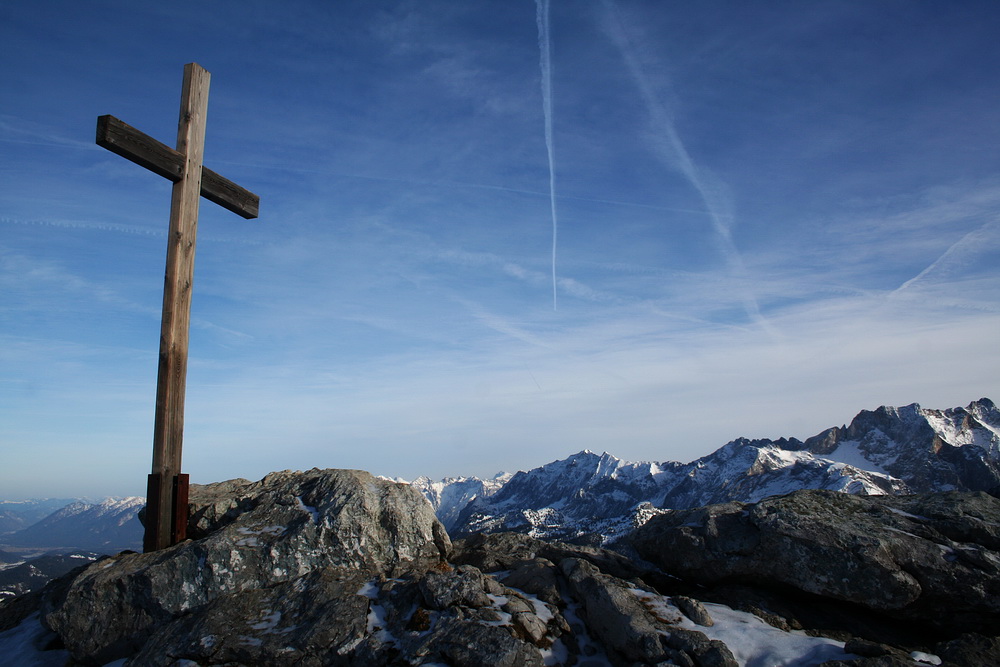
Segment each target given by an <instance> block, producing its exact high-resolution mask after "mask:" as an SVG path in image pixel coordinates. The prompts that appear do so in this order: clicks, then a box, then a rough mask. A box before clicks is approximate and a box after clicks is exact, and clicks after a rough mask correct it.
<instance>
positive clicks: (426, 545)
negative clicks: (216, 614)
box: [43, 470, 450, 664]
mask: <svg viewBox="0 0 1000 667" xmlns="http://www.w3.org/2000/svg"><path fill="white" fill-rule="evenodd" d="M191 504H192V512H191V516H192V523H193V524H194V526H193V529H194V530H193V532H194V533H195V534H196V535H197V534H203V535H204V537H202V538H201V539H198V540H189V541H185V542H182V543H181V544H178V545H175V546H173V547H171V548H169V549H164V550H162V551H157V552H153V553H148V554H138V553H123V554H120V555H119V556H117V557H114V558H108V559H104V560H101V561H98V562H97V563H95V564H94V565H92V566H91V567H89V568H87V569H86V570H85V571H84V572H82V573H81V574H79V575H78V576H76V578H74V579H73V580H72V582H70V583H69V584H68V585H65V586H61V587H58V593H57V594H55V595H52V596H49V599H47V601H46V605H45V607H44V610H43V611H44V621H45V624H46V625H47V626H48V627H49V628H51V629H52V630H53V631H55V632H56V634H58V635H59V637H60V639H61V640H62V642H63V643H64V644H65V645H66V647H67V649H69V651H70V653H71V654H72V655H73V656H74V657H78V659H85V660H88V661H93V662H97V663H99V664H103V663H105V662H110V661H112V660H115V659H118V658H122V657H126V656H129V655H132V654H133V653H135V652H136V651H137V650H139V649H141V648H142V647H143V646H144V645H145V644H146V643H147V642H148V641H150V638H151V637H152V636H153V634H154V633H155V632H158V631H160V630H161V628H163V626H165V625H169V624H170V623H171V622H172V621H174V620H175V619H178V618H179V617H181V616H190V615H192V614H195V613H196V610H197V613H199V614H200V613H208V610H209V609H211V608H217V607H218V605H224V604H226V603H227V602H224V601H223V602H220V601H218V600H219V599H220V598H223V597H225V596H236V597H237V598H239V597H240V596H243V597H246V596H248V595H251V593H250V592H251V591H261V590H263V589H268V588H269V587H273V586H275V585H280V584H288V585H292V583H290V582H294V581H297V580H302V581H305V580H303V579H302V578H303V577H306V576H307V575H310V574H312V573H314V572H317V571H320V570H324V569H326V570H333V571H334V574H331V575H330V576H331V577H332V578H333V579H336V576H337V575H336V573H337V572H343V573H350V574H351V576H355V577H360V578H361V579H364V580H367V579H371V578H373V577H378V576H382V577H385V576H395V575H396V574H398V573H400V572H403V571H405V570H408V569H410V568H420V567H427V566H428V565H429V564H432V563H436V562H439V561H440V560H442V559H443V558H445V557H447V553H448V550H449V549H450V541H449V539H448V536H447V533H445V531H444V530H443V528H442V527H441V525H440V523H439V522H438V521H437V519H436V518H435V517H434V513H433V511H432V510H431V508H430V506H429V505H428V504H427V503H426V501H425V500H424V499H423V497H422V496H421V495H420V494H419V493H418V492H416V491H415V490H413V489H411V488H410V487H409V486H407V485H405V484H396V483H392V482H386V481H384V480H381V479H377V478H375V477H373V476H372V475H370V474H368V473H366V472H361V471H354V470H325V471H321V470H313V471H309V472H306V473H291V472H282V473H274V474H271V475H268V476H267V477H265V478H264V479H263V480H261V481H259V482H256V483H250V482H246V481H245V480H235V481H229V482H222V483H220V484H213V485H208V486H205V487H194V488H193V489H192V492H191ZM316 576H319V575H316ZM210 603H216V607H209V606H207V605H210ZM229 603H233V604H235V603H234V602H232V600H230V601H229Z"/></svg>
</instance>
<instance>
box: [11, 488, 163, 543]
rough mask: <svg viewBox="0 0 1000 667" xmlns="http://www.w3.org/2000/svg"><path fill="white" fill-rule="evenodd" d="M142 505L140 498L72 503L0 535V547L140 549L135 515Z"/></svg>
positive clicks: (140, 534) (140, 537)
mask: <svg viewBox="0 0 1000 667" xmlns="http://www.w3.org/2000/svg"><path fill="white" fill-rule="evenodd" d="M145 505H146V499H145V498H140V497H129V498H107V499H105V500H103V501H101V502H99V503H91V502H86V501H82V500H76V501H71V502H69V503H68V504H63V505H62V506H61V507H59V508H58V509H56V510H55V511H51V510H50V513H49V514H48V515H47V516H45V517H44V518H42V519H41V520H39V521H36V522H34V523H32V524H31V525H29V526H27V527H25V528H21V529H20V530H16V531H13V532H9V533H6V534H0V544H4V545H10V546H16V547H21V548H33V549H37V548H47V549H59V548H64V549H69V548H72V549H89V550H93V551H99V552H101V553H117V552H118V551H121V550H123V549H141V546H142V525H141V524H140V523H139V520H138V519H137V518H136V515H137V514H138V512H139V510H140V509H142V508H143V507H144V506H145Z"/></svg>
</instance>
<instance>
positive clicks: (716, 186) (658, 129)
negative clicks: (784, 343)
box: [604, 0, 775, 335]
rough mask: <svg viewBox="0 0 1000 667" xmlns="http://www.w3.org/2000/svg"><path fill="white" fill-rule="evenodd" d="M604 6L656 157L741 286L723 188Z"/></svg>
mask: <svg viewBox="0 0 1000 667" xmlns="http://www.w3.org/2000/svg"><path fill="white" fill-rule="evenodd" d="M604 6H605V10H606V16H607V21H606V28H607V32H608V35H609V36H610V37H611V39H612V40H613V41H614V43H615V46H617V47H618V50H619V51H620V52H621V55H622V58H623V60H624V61H625V65H626V69H627V71H628V73H629V75H630V76H631V78H632V80H633V81H634V82H635V84H636V87H637V88H638V90H639V94H640V96H641V98H642V100H643V104H644V105H645V108H646V110H647V112H648V113H649V117H650V122H651V125H652V130H653V133H654V136H653V139H654V142H655V145H656V147H657V148H658V150H659V154H660V155H661V157H662V158H663V159H664V160H665V161H666V163H667V164H669V165H670V166H671V167H673V168H674V169H677V170H678V171H680V173H681V174H682V175H683V176H684V178H685V179H687V181H688V182H689V183H690V184H691V186H692V187H694V189H695V190H696V191H697V192H698V195H699V196H700V198H701V201H702V202H703V203H704V205H705V209H706V211H707V212H708V214H709V219H710V220H711V222H712V229H713V231H714V232H715V236H716V239H717V241H718V244H719V248H720V250H721V252H722V254H723V256H724V257H725V258H726V262H727V263H728V265H729V267H730V270H731V272H732V274H733V276H734V278H735V279H736V282H737V283H742V282H743V280H744V278H745V277H746V275H747V270H746V266H745V265H744V263H743V258H742V257H741V255H740V253H739V251H738V250H737V248H736V244H735V242H734V241H733V235H732V226H733V214H732V203H731V200H730V197H729V196H728V193H727V191H726V188H725V185H724V184H723V183H722V182H721V181H720V180H719V179H718V178H717V177H716V176H715V175H714V174H712V172H711V171H710V170H708V169H706V168H705V167H702V166H699V165H697V164H696V163H695V161H694V159H693V158H692V156H691V154H690V152H689V151H688V149H687V147H686V145H685V144H684V141H683V140H682V139H681V137H680V134H679V133H678V131H677V126H676V123H674V120H673V118H672V117H671V114H670V112H669V111H668V110H667V109H666V108H665V106H664V104H663V102H662V101H661V99H660V97H659V96H658V95H657V94H656V92H655V91H654V89H653V86H652V84H651V82H650V80H649V78H648V77H647V75H646V73H645V71H644V70H643V67H642V66H641V64H640V63H639V61H638V59H637V58H636V57H635V54H634V48H633V46H632V45H631V44H630V43H629V39H628V36H627V35H626V33H625V28H624V26H623V25H622V23H621V18H620V16H619V14H618V12H617V9H616V7H615V4H614V2H613V0H604ZM741 291H742V294H743V302H744V307H745V309H746V312H747V315H748V316H749V317H750V318H751V319H752V320H753V321H754V322H756V323H757V324H758V325H760V326H761V327H763V328H765V329H766V330H768V331H770V332H771V333H772V335H774V334H775V332H774V331H773V329H772V328H771V327H770V325H769V323H768V321H767V320H766V319H765V318H764V317H763V315H762V314H761V311H760V305H759V304H758V302H757V298H756V297H755V296H754V294H753V293H751V292H749V291H748V290H747V289H746V288H742V289H741Z"/></svg>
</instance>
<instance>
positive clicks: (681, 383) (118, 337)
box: [0, 0, 1000, 497]
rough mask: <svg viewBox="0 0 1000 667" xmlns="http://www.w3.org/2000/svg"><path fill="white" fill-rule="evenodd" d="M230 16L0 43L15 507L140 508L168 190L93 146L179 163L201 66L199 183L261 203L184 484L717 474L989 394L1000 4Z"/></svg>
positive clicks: (222, 273) (419, 7)
mask: <svg viewBox="0 0 1000 667" xmlns="http://www.w3.org/2000/svg"><path fill="white" fill-rule="evenodd" d="M182 5H184V3H182ZM225 5H226V3H221V4H214V5H212V6H200V7H199V8H198V12H199V16H201V17H202V20H201V21H200V22H199V23H198V24H196V25H190V24H189V22H188V21H187V19H186V14H185V11H183V10H184V9H185V7H184V6H178V7H169V8H164V7H159V8H144V7H133V6H131V5H130V6H129V10H128V11H127V12H126V11H121V12H115V13H113V21H114V26H113V28H114V30H115V34H123V35H135V34H143V35H144V40H145V41H148V42H149V44H148V46H149V47H159V48H144V49H143V50H142V54H143V55H142V56H141V57H138V58H137V57H133V56H132V55H130V54H133V53H134V52H136V51H135V50H134V47H135V43H134V40H133V39H132V38H128V39H125V40H124V41H122V42H121V43H119V41H117V40H98V41H96V42H93V43H85V42H86V40H85V39H84V37H83V36H84V35H87V34H103V33H102V31H106V30H107V29H108V28H107V26H103V25H101V26H98V25H97V24H96V23H95V21H96V20H97V19H96V18H95V17H94V16H92V13H91V12H88V11H86V10H85V8H82V7H78V6H75V5H71V4H66V5H65V6H64V7H63V10H64V11H62V12H61V13H59V14H58V15H56V16H54V17H53V16H50V15H48V14H46V13H44V12H41V11H39V10H37V9H35V8H33V7H31V6H28V5H24V6H21V7H15V8H14V9H11V10H9V11H11V12H13V14H12V15H11V16H12V17H13V18H14V19H16V24H17V25H20V26H21V27H22V29H20V30H19V31H17V33H16V34H15V33H14V32H13V28H11V26H12V25H14V23H0V39H4V40H5V43H10V44H17V45H18V48H17V49H15V50H13V51H12V57H15V58H16V59H17V62H18V63H20V65H22V67H21V68H17V67H12V68H9V69H8V70H5V71H4V72H2V73H0V82H2V83H3V84H4V85H5V87H6V88H7V89H11V90H14V89H16V90H23V91H24V93H23V94H21V95H18V96H16V97H14V98H12V99H10V100H5V109H4V115H3V116H2V118H0V121H2V124H0V143H2V145H3V147H4V164H3V168H4V169H5V171H4V176H5V178H4V179H0V252H2V255H0V262H3V263H2V265H0V294H2V295H3V296H2V298H0V317H2V318H3V327H2V330H0V343H2V345H0V445H2V447H0V457H3V458H0V471H8V472H2V473H0V475H6V476H0V489H2V490H3V491H4V492H5V494H8V495H10V496H11V497H13V496H15V495H18V494H20V495H22V496H32V495H46V494H51V493H55V492H59V493H62V492H63V490H65V493H69V494H80V495H84V494H86V495H101V494H102V493H103V494H124V493H134V494H138V493H142V492H143V488H144V486H143V483H144V480H145V474H146V472H148V465H149V455H150V451H149V440H150V429H151V421H152V409H153V406H152V403H153V392H154V389H155V372H156V343H157V339H158V333H159V305H160V303H159V301H160V298H161V294H160V289H161V288H162V278H163V262H164V257H163V254H164V236H165V234H166V231H165V227H166V221H167V211H168V208H169V183H166V182H165V181H163V179H160V178H159V177H157V176H155V175H152V174H149V173H147V172H145V171H144V170H142V169H141V168H139V167H137V166H136V165H134V164H131V163H128V162H126V161H124V160H122V159H121V158H119V157H118V156H115V155H112V154H110V153H108V152H107V151H104V150H102V149H99V148H97V147H95V146H92V145H91V144H88V143H87V142H89V141H91V137H90V135H91V134H92V131H93V129H92V128H93V120H94V117H96V115H99V114H102V113H116V115H120V117H123V118H126V120H127V121H128V122H129V123H132V124H135V125H136V126H137V127H140V128H141V129H144V131H148V132H150V133H151V134H153V135H155V136H158V137H159V138H160V139H161V140H163V139H164V138H168V136H169V134H170V128H171V127H172V124H173V122H174V121H175V114H176V108H177V99H176V95H177V92H178V91H177V86H178V84H179V83H180V66H181V65H182V64H183V63H184V62H188V61H190V60H196V61H198V62H200V63H201V64H203V65H204V66H206V67H207V68H208V69H209V70H210V71H212V75H213V80H212V101H211V104H210V114H209V116H210V117H209V128H208V145H207V147H206V156H207V162H208V163H209V164H210V166H212V168H213V169H215V170H216V171H218V172H219V173H222V174H223V175H225V176H227V177H228V178H231V179H233V180H234V181H236V182H238V183H240V184H241V185H244V186H245V187H248V188H250V189H251V190H254V191H255V192H258V194H260V195H261V200H262V206H261V219H260V220H259V221H253V222H245V221H242V220H235V219H233V217H232V216H231V215H230V214H229V213H227V212H226V211H222V210H220V209H218V207H216V206H214V205H212V204H209V203H207V202H203V205H202V210H201V219H200V221H199V241H198V254H197V260H196V270H195V288H194V290H195V291H194V299H193V312H192V316H193V326H192V333H191V357H190V362H189V369H188V392H187V396H188V401H187V411H186V415H185V425H186V430H185V461H186V466H187V468H188V470H189V472H190V473H191V474H192V476H193V479H195V481H198V482H209V481H214V480H218V479H223V478H229V477H235V476H242V477H247V478H258V477H260V476H262V475H263V474H265V473H267V472H269V471H271V470H276V469H286V468H309V467H313V466H319V467H356V468H364V469H368V470H371V471H372V472H374V473H377V474H384V475H388V476H402V477H405V478H412V477H416V476H417V475H420V474H426V475H430V476H432V477H442V476H445V475H458V474H466V475H467V474H479V475H488V474H493V473H495V472H497V471H498V470H500V469H506V470H516V469H520V468H526V467H530V466H534V465H540V464H543V463H545V462H547V461H551V460H554V459H557V458H561V457H564V456H566V455H568V454H570V453H572V452H574V451H578V450H580V449H583V448H585V447H586V448H590V449H593V450H598V451H600V450H607V451H610V452H612V453H614V454H616V455H619V456H622V457H625V458H629V459H633V460H636V459H656V460H668V459H670V460H683V461H688V460H692V459H694V458H696V457H697V456H700V455H703V454H706V453H708V452H709V451H711V450H713V449H715V448H717V447H719V446H720V445H722V444H724V443H725V442H726V441H728V440H730V439H732V438H735V437H738V436H747V437H781V436H794V437H808V436H810V435H814V434H815V433H817V432H819V431H820V430H822V429H824V428H827V427H829V426H833V425H838V424H840V423H843V422H845V421H847V420H849V419H850V418H851V417H852V416H853V415H854V414H855V413H856V412H857V411H858V410H860V409H864V408H873V407H877V406H878V405H881V404H905V403H910V402H914V401H916V402H920V403H922V404H925V405H928V406H931V407H951V406H954V405H960V404H965V403H967V402H968V401H971V400H974V399H977V398H980V397H981V396H991V395H993V397H994V398H996V396H995V394H996V393H997V392H996V388H997V386H996V378H997V377H1000V367H998V366H997V364H998V363H1000V361H997V359H996V358H995V355H990V354H986V353H982V352H981V351H983V350H989V349H992V347H994V346H995V343H994V342H993V341H995V339H996V334H997V332H998V331H1000V312H998V311H1000V302H998V296H997V295H998V294H1000V289H998V285H1000V282H998V281H1000V275H998V273H997V271H998V269H997V267H998V266H1000V262H997V261H996V260H997V258H998V252H1000V238H998V236H1000V231H998V228H997V226H996V217H995V211H996V204H997V203H998V201H1000V194H998V193H1000V188H998V187H997V185H996V183H997V178H998V174H1000V164H998V163H997V162H996V159H995V157H993V156H992V154H991V152H990V151H985V150H982V148H981V146H983V145H989V144H991V143H992V144H995V143H996V141H993V140H994V139H996V140H998V141H1000V137H998V136H997V135H996V132H997V129H996V128H997V127H998V125H997V124H996V123H993V122H992V120H991V118H992V116H991V114H990V112H989V109H992V108H997V106H998V105H994V104H992V103H991V101H992V100H993V99H994V98H993V97H991V95H994V94H993V93H991V92H990V91H991V90H992V88H991V87H990V86H986V85H984V82H985V81H988V80H989V79H990V77H991V76H992V75H991V74H990V72H991V71H992V70H991V68H992V67H995V66H1000V62H998V61H1000V56H997V55H995V53H994V52H995V51H996V50H995V49H992V48H988V47H989V46H991V45H992V42H993V41H994V37H995V31H994V30H992V28H993V27H997V28H998V29H1000V12H986V13H985V15H983V16H979V17H977V19H976V20H975V21H973V20H971V19H970V18H969V17H967V16H964V14H963V13H962V12H959V11H952V12H948V13H943V12H940V11H939V10H937V9H936V8H933V7H930V6H923V5H907V6H906V7H905V8H902V9H899V8H897V10H896V11H894V12H887V11H885V10H883V9H879V8H878V7H875V6H872V5H870V4H868V3H857V4H853V3H846V4H839V5H836V6H833V5H826V6H823V7H822V8H818V7H811V6H810V7H806V6H801V7H798V6H796V7H794V8H784V9H782V10H781V11H780V12H779V11H778V10H777V9H775V8H771V7H765V6H761V5H747V4H746V3H722V4H721V5H718V6H716V7H715V8H714V9H709V8H707V6H701V5H690V6H685V7H684V8H683V10H682V9H681V8H677V7H674V6H673V5H670V4H669V3H662V4H659V3H642V2H632V1H628V0H618V1H616V2H614V3H612V2H610V1H609V2H603V3H595V4H594V5H593V6H590V7H588V8H587V9H586V11H580V10H579V9H578V8H571V7H570V6H569V5H566V4H565V3H545V2H541V1H540V2H539V3H537V4H532V3H528V4H527V5H523V4H517V3H507V2H499V1H498V2H487V3H485V4H481V3H445V2H437V1H436V0H430V1H429V2H426V3H403V4H400V5H398V6H394V7H393V8H390V9H386V8H384V7H382V8H377V7H374V6H373V5H371V3H363V2H349V3H347V5H343V6H341V5H338V7H336V8H335V7H325V6H324V7H320V6H319V5H317V6H315V7H312V6H311V7H309V8H308V9H306V8H302V12H301V13H296V12H288V11H280V12H279V11H278V10H273V11H272V10H271V9H269V8H267V7H264V6H261V7H259V8H257V9H256V10H255V11H253V12H244V13H238V14H234V13H232V12H231V11H227V7H226V6H225ZM543 9H546V10H547V11H545V12H543V11H542V10H543ZM543 14H544V15H546V16H547V17H548V20H547V22H545V23H544V25H540V22H539V17H540V16H542V15H543ZM994 14H997V16H994ZM930 19H934V20H930ZM52 21H56V22H57V23H59V25H62V26H63V27H64V28H66V29H65V30H64V31H63V32H62V33H59V32H58V31H55V32H53V30H52V29H51V28H52ZM60 22H61V23H60ZM149 25H155V26H157V28H156V29H155V30H152V31H150V30H148V29H146V28H147V27H148V26H149ZM858 25H869V26H879V28H880V32H879V35H880V38H879V39H877V40H876V39H870V40H869V39H868V37H867V35H868V32H866V31H863V30H857V29H856V28H857V27H858ZM32 26H34V27H32ZM925 26H934V30H933V31H930V32H929V30H930V29H929V28H927V27H925ZM70 27H72V28H73V29H72V30H70V29H69V28H70ZM541 28H544V29H541ZM932 33H933V34H932ZM56 34H62V35H64V38H63V39H62V40H57V39H56V37H55V36H54V35H56ZM178 35H179V36H180V37H178ZM931 36H933V39H934V40H935V42H934V43H935V44H937V48H936V49H935V50H934V54H933V57H931V56H930V55H929V54H928V53H927V49H926V43H927V39H929V38H930V37H931ZM56 42H59V43H56ZM546 42H548V47H549V48H548V49H547V48H546ZM130 49H132V50H130ZM70 52H79V53H81V54H87V55H86V56H85V57H84V56H81V66H79V67H77V66H76V65H75V64H72V63H71V64H70V65H68V66H67V65H66V63H65V62H61V60H60V58H59V57H56V56H45V54H64V53H70ZM546 52H548V53H549V55H550V61H549V62H548V66H546V64H545V61H544V59H543V58H542V56H543V54H544V53H546ZM33 53H34V54H40V55H42V56H45V57H30V56H31V54H33ZM84 61H85V62H84ZM83 65H86V67H83ZM110 65H115V67H110V69H109V66H110ZM109 71H113V72H114V74H113V76H99V75H97V74H96V73H97V72H109ZM22 72H24V73H27V74H23V75H22ZM28 75H30V79H31V81H35V82H42V84H43V85H31V86H28V87H25V86H24V83H25V79H24V77H25V76H28ZM546 82H547V84H548V85H549V86H551V88H550V89H549V93H550V95H548V104H547V103H546V97H547V95H546V93H545V91H546V88H545V87H544V85H545V84H546ZM996 88H997V89H1000V86H998V87H996ZM65 91H71V92H73V93H74V94H72V95H67V94H65ZM884 91H888V92H893V94H892V95H890V94H888V92H884ZM998 102H1000V100H998ZM956 109H967V110H968V113H966V114H965V115H964V116H963V119H964V120H963V122H962V123H958V122H944V121H947V120H948V119H953V118H954V117H955V115H954V114H955V110H956ZM164 128H166V130H164ZM164 135H168V136H167V137H165V136H164ZM88 147H89V148H88ZM550 149H551V150H550ZM556 214H557V215H556ZM556 233H557V234H558V236H557V239H556ZM556 240H558V247H557V246H556V245H555V243H554V241H556ZM556 250H557V251H558V253H557V254H556ZM555 259H558V266H557V265H556V264H555V262H554V261H553V260H555ZM555 269H558V270H557V271H556V270H555ZM553 288H554V289H555V291H553ZM556 298H557V300H556ZM553 305H557V306H558V309H554V308H553ZM956 355H957V356H956ZM965 357H969V358H970V359H971V358H973V357H974V361H970V362H969V363H964V361H965ZM956 359H962V361H963V363H956ZM83 452H100V456H101V457H103V458H102V459H101V465H100V466H94V465H93V464H92V461H93V455H89V456H85V455H84V453H83ZM53 462H55V463H53ZM52 465H56V467H57V468H60V470H56V471H54V472H53V473H52V474H51V475H47V474H43V472H42V471H44V470H45V469H46V467H49V468H51V466H52ZM12 470H13V471H16V473H11V472H9V471H12ZM76 470H86V471H88V474H87V475H86V476H83V477H85V478H86V479H85V480H84V479H80V478H81V476H80V475H76V478H77V479H79V483H78V484H77V485H76V486H73V485H72V484H70V485H68V486H67V485H65V484H63V482H64V481H65V480H72V479H73V478H74V475H72V474H70V472H68V471H76ZM54 479H58V480H60V485H55V484H53V483H52V480H54ZM70 487H73V489H76V490H73V489H71V488H70ZM85 487H86V488H85Z"/></svg>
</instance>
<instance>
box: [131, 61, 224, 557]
mask: <svg viewBox="0 0 1000 667" xmlns="http://www.w3.org/2000/svg"><path fill="white" fill-rule="evenodd" d="M210 77H211V75H210V74H209V73H208V72H207V71H206V70H205V69H204V68H202V67H201V66H200V65H198V64H196V63H189V64H187V65H185V66H184V83H183V88H182V91H181V109H180V118H179V120H178V124H177V152H178V153H180V154H181V155H183V156H184V167H183V171H182V173H181V178H180V180H179V181H177V182H176V183H174V187H173V192H172V195H171V199H170V229H169V232H168V239H167V266H166V271H165V273H164V278H163V319H162V321H161V324H160V363H159V371H158V374H157V380H156V416H155V418H154V423H153V471H152V474H153V475H158V476H159V483H158V484H155V485H152V484H151V485H150V486H156V487H157V488H156V489H152V488H151V489H150V491H155V492H156V493H157V494H158V498H157V499H156V501H155V503H152V504H151V505H152V507H151V508H150V509H153V508H155V509H156V510H157V515H156V516H155V517H150V516H147V517H146V522H147V526H150V522H151V521H152V526H153V527H154V529H153V530H152V531H150V530H149V528H147V530H146V536H145V539H144V544H143V548H144V550H145V551H155V550H157V549H163V548H165V547H168V546H170V545H171V544H173V543H175V542H176V541H179V539H183V535H176V534H175V533H176V532H177V530H176V522H175V514H177V511H175V510H180V509H181V508H180V507H177V504H178V503H177V501H178V500H179V498H177V497H176V496H177V495H178V494H176V493H175V490H174V489H175V486H176V484H177V483H176V481H175V480H176V478H177V476H178V475H180V474H181V450H182V448H183V444H184V388H185V382H186V380H187V357H188V331H189V327H190V322H191V291H192V286H193V284H194V251H195V238H196V236H197V233H198V204H199V202H200V200H201V171H202V161H203V159H204V154H205V127H206V120H207V114H208V87H209V80H210ZM184 495H186V494H184ZM186 500H187V499H186V498H185V499H184V501H185V502H184V504H185V507H184V508H183V511H184V513H185V516H186V512H187V507H186V505H187V502H186ZM150 533H152V534H150ZM178 538H179V539H178Z"/></svg>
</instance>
